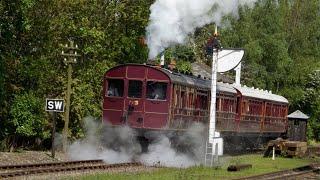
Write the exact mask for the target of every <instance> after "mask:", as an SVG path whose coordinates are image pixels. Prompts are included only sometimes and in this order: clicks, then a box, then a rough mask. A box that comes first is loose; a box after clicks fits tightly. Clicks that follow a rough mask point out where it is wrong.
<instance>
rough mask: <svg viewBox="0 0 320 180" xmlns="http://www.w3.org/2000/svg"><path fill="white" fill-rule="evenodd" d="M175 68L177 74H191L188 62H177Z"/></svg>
mask: <svg viewBox="0 0 320 180" xmlns="http://www.w3.org/2000/svg"><path fill="white" fill-rule="evenodd" d="M176 68H177V70H178V71H179V72H182V73H190V72H192V67H191V63H190V62H189V61H178V62H177V65H176Z"/></svg>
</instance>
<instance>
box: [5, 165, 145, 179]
mask: <svg viewBox="0 0 320 180" xmlns="http://www.w3.org/2000/svg"><path fill="white" fill-rule="evenodd" d="M66 164H68V162H66ZM66 164H65V165H66ZM73 165H78V166H74V167H72V166H73ZM79 165H83V166H79ZM140 165H142V164H141V163H119V164H104V165H87V166H85V165H84V164H83V163H80V164H68V165H66V166H61V164H58V167H54V166H52V167H41V166H40V167H39V166H38V167H37V168H36V169H34V168H33V166H31V168H32V169H25V170H24V171H12V172H8V173H0V179H1V178H12V177H17V176H27V175H36V174H47V173H54V172H71V171H80V170H81V171H83V170H99V169H112V168H121V167H130V166H140ZM70 166H71V167H70Z"/></svg>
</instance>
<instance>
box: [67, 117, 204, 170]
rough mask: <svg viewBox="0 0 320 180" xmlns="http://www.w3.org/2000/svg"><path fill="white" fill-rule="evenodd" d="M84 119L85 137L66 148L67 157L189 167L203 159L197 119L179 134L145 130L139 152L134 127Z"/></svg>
mask: <svg viewBox="0 0 320 180" xmlns="http://www.w3.org/2000/svg"><path fill="white" fill-rule="evenodd" d="M84 122H85V123H84V125H85V129H86V137H85V138H83V139H81V140H78V141H75V142H74V143H72V144H71V145H70V147H69V148H68V156H69V158H70V159H71V160H88V159H103V160H104V161H105V162H106V163H108V164H112V163H122V162H132V161H139V162H142V163H144V164H146V165H161V166H168V167H189V166H193V165H199V164H200V163H201V162H202V160H203V158H202V157H203V153H204V144H205V143H204V139H205V138H204V136H203V132H205V131H204V127H203V126H202V124H199V123H195V124H193V125H192V126H191V127H190V128H189V129H188V130H187V131H186V132H185V133H183V134H180V135H178V134H176V133H172V134H166V135H165V134H160V133H150V134H147V138H150V139H152V141H151V143H150V145H149V147H148V151H147V152H142V149H141V147H140V144H139V142H138V141H137V138H136V137H137V135H138V134H137V132H136V131H135V130H133V129H131V128H129V127H127V126H125V127H121V128H112V127H111V126H109V125H108V124H103V125H102V124H101V123H100V122H99V123H98V122H95V121H94V119H93V118H85V120H84ZM172 142H173V143H172Z"/></svg>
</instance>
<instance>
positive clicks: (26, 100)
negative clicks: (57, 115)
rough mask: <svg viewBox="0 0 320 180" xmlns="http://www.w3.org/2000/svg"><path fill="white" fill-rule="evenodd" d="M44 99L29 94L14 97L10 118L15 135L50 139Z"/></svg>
mask: <svg viewBox="0 0 320 180" xmlns="http://www.w3.org/2000/svg"><path fill="white" fill-rule="evenodd" d="M44 105H45V103H44V99H40V98H39V97H36V96H35V94H33V93H30V92H27V93H23V94H18V95H16V96H15V97H14V100H13V103H12V107H11V111H10V117H11V119H12V121H11V123H12V125H13V127H14V131H15V135H18V136H20V137H25V138H41V139H46V138H48V137H50V130H49V127H48V121H47V118H46V113H45V111H44Z"/></svg>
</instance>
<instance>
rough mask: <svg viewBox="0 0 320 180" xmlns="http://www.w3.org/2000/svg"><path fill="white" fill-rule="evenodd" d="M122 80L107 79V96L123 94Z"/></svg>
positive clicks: (120, 95)
mask: <svg viewBox="0 0 320 180" xmlns="http://www.w3.org/2000/svg"><path fill="white" fill-rule="evenodd" d="M123 84H124V83H123V80H122V79H108V90H107V94H106V95H107V96H114V97H122V96H123Z"/></svg>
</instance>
